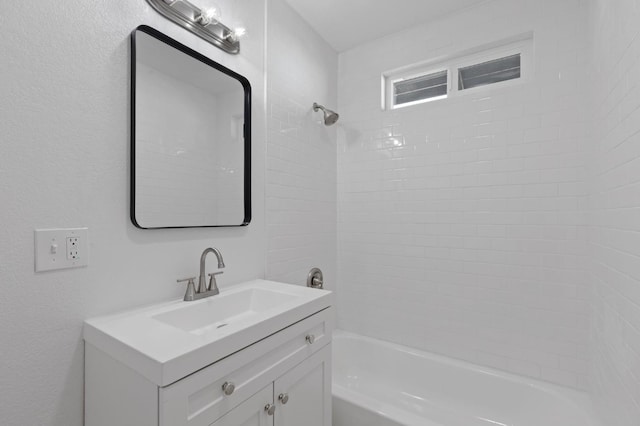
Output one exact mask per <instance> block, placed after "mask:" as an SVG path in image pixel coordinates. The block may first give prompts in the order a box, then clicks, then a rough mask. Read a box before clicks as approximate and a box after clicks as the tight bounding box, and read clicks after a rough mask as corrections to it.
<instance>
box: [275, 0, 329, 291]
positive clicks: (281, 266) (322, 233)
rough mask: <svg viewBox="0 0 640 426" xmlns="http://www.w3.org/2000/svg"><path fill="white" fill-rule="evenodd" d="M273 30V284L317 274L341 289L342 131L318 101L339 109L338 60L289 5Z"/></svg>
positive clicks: (281, 8) (279, 2) (280, 2)
mask: <svg viewBox="0 0 640 426" xmlns="http://www.w3.org/2000/svg"><path fill="white" fill-rule="evenodd" d="M268 4H269V7H268V17H269V19H268V25H267V49H268V51H267V76H268V81H267V86H268V96H267V99H268V111H267V123H268V138H267V172H266V173H267V182H266V185H267V204H266V215H267V219H266V220H267V240H268V241H267V244H268V247H267V277H268V278H270V279H274V280H277V281H282V282H286V283H292V284H301V285H305V284H306V278H307V274H308V273H309V270H310V269H311V268H312V267H319V268H320V269H322V271H323V273H324V278H325V283H326V286H325V288H327V289H329V290H334V289H335V288H336V248H337V242H336V238H337V237H336V221H337V219H336V214H337V213H336V209H337V206H336V203H337V202H336V127H335V126H333V127H326V126H325V125H324V124H323V122H322V118H323V115H322V113H321V112H313V109H312V105H313V103H314V102H318V103H320V104H324V105H325V106H326V107H327V108H332V109H335V108H336V104H337V69H338V55H337V54H336V53H335V52H334V51H333V50H332V49H331V48H330V47H329V46H328V44H327V43H326V42H325V41H324V40H322V39H321V38H320V37H319V36H318V35H317V34H316V33H315V32H314V31H313V30H312V29H311V28H310V27H309V26H308V25H307V24H306V23H305V22H304V21H303V20H302V19H301V18H300V17H299V16H298V15H297V14H296V13H295V12H294V11H293V10H292V9H291V8H290V6H289V5H288V4H286V3H285V1H284V0H269V2H268Z"/></svg>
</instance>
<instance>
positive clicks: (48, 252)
mask: <svg viewBox="0 0 640 426" xmlns="http://www.w3.org/2000/svg"><path fill="white" fill-rule="evenodd" d="M35 264H36V272H42V271H51V270H54V269H66V268H79V267H82V266H87V265H88V264H89V229H88V228H68V229H36V230H35Z"/></svg>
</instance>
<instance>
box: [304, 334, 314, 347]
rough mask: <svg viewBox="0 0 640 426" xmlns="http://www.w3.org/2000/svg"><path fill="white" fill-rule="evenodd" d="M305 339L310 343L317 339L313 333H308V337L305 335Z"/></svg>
mask: <svg viewBox="0 0 640 426" xmlns="http://www.w3.org/2000/svg"><path fill="white" fill-rule="evenodd" d="M305 340H306V341H307V343H308V344H310V345H313V342H315V341H316V336H314V335H313V334H307V337H305Z"/></svg>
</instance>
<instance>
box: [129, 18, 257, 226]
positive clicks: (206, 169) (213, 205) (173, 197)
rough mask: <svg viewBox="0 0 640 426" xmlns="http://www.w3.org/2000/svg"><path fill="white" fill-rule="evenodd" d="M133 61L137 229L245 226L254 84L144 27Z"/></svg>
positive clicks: (135, 40) (134, 40) (135, 37)
mask: <svg viewBox="0 0 640 426" xmlns="http://www.w3.org/2000/svg"><path fill="white" fill-rule="evenodd" d="M131 56H132V58H131V221H132V222H133V224H134V225H135V226H137V227H138V228H143V229H154V228H190V227H217V226H246V225H248V224H249V222H250V220H251V85H250V83H249V80H248V79H246V78H245V77H243V76H242V75H240V74H238V73H236V72H234V71H232V70H230V69H228V68H226V67H224V66H223V65H220V64H219V63H217V62H215V61H213V60H211V59H209V58H207V57H205V56H204V55H202V54H200V53H198V52H196V51H194V50H192V49H191V48H189V47H187V46H185V45H183V44H181V43H179V42H177V41H176V40H174V39H172V38H170V37H168V36H166V35H165V34H162V33H161V32H159V31H157V30H155V29H153V28H151V27H149V26H146V25H142V26H139V27H138V28H136V29H135V30H134V31H133V33H132V34H131Z"/></svg>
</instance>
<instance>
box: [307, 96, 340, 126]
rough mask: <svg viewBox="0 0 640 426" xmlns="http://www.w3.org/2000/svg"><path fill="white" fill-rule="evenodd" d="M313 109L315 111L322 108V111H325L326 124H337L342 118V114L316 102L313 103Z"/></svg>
mask: <svg viewBox="0 0 640 426" xmlns="http://www.w3.org/2000/svg"><path fill="white" fill-rule="evenodd" d="M313 110H314V111H318V110H322V112H323V113H324V125H325V126H331V125H333V124H336V121H338V118H340V115H339V114H338V113H337V112H335V111H331V110H330V109H327V108H325V107H323V106H322V105H319V104H317V103H315V102H314V103H313Z"/></svg>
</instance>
